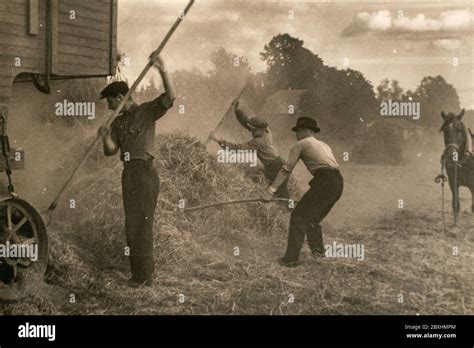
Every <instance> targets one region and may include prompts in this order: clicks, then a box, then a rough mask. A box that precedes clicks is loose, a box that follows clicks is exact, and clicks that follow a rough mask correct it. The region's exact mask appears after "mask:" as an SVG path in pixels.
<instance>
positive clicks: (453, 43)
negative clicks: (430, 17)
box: [433, 39, 462, 51]
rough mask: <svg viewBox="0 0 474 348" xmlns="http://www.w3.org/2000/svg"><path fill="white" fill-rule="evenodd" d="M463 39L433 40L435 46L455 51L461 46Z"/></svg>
mask: <svg viewBox="0 0 474 348" xmlns="http://www.w3.org/2000/svg"><path fill="white" fill-rule="evenodd" d="M461 43H462V41H461V40H456V39H441V40H435V41H433V46H434V47H436V48H442V49H445V50H448V51H454V50H457V49H459V48H460V47H461Z"/></svg>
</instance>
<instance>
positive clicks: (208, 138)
mask: <svg viewBox="0 0 474 348" xmlns="http://www.w3.org/2000/svg"><path fill="white" fill-rule="evenodd" d="M248 86H249V84H248V83H247V84H246V85H245V86H244V88H242V90H241V91H240V93H239V95H238V96H237V98H235V99H234V100H239V99H240V98H241V97H242V95H243V94H244V92H245V90H246V89H247V87H248ZM233 107H234V104H231V105H230V106H229V107H228V108H227V110H226V112H225V114H224V116H222V118H221V120H220V121H219V123H218V124H217V126H216V127H215V128H214V130H213V131H212V132H211V133H213V132H217V131H219V130H220V129H221V127H222V125H223V124H224V119H225V115H227V113H228V112H229V111H230V109H231V108H233ZM209 141H211V134H210V133H209V135H208V137H207V139H206V141H205V142H204V146H207V144H209Z"/></svg>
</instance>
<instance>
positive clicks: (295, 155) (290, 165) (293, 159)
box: [283, 143, 301, 173]
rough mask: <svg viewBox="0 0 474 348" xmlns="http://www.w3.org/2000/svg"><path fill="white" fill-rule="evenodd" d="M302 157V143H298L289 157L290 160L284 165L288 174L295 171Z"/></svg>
mask: <svg viewBox="0 0 474 348" xmlns="http://www.w3.org/2000/svg"><path fill="white" fill-rule="evenodd" d="M300 155H301V143H296V144H295V145H294V146H293V147H292V148H291V151H290V155H289V156H288V160H287V161H286V162H285V164H284V165H283V169H284V170H286V171H287V172H288V173H291V172H292V171H293V169H295V167H296V164H297V163H298V161H299V159H300Z"/></svg>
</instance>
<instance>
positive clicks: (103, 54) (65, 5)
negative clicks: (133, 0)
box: [54, 0, 115, 75]
mask: <svg viewBox="0 0 474 348" xmlns="http://www.w3.org/2000/svg"><path fill="white" fill-rule="evenodd" d="M70 11H74V15H75V19H71V17H70V15H71V13H70ZM111 18H112V16H111V7H110V4H109V5H104V4H101V3H98V2H97V1H96V0H82V1H80V2H76V1H71V0H61V2H60V5H59V7H58V52H57V55H58V65H57V66H56V69H55V71H54V72H55V73H57V74H59V75H78V74H79V75H87V74H91V73H94V74H101V71H103V72H104V75H107V74H109V70H110V59H111V58H115V57H114V56H111V49H110V47H111V45H110V40H111V33H110V22H111ZM76 38H79V40H76Z"/></svg>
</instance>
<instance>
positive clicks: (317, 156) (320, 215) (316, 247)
mask: <svg viewBox="0 0 474 348" xmlns="http://www.w3.org/2000/svg"><path fill="white" fill-rule="evenodd" d="M292 130H293V131H294V132H296V138H297V142H296V144H295V145H294V146H293V148H292V149H291V151H290V156H289V159H288V161H287V162H286V163H285V164H284V165H283V168H282V169H281V170H280V172H279V173H278V175H277V177H276V179H275V180H274V181H273V183H272V184H271V185H270V187H269V188H268V194H267V195H266V197H265V200H267V201H268V200H270V199H271V197H272V196H273V193H274V192H276V191H277V189H278V187H279V186H280V185H281V184H282V183H283V182H285V181H286V180H287V179H288V176H289V175H290V173H291V172H292V171H293V169H294V168H295V166H296V163H297V162H298V160H300V159H301V160H302V161H303V163H304V164H305V166H306V168H307V169H308V170H309V171H310V172H311V174H312V175H313V179H312V180H311V181H310V182H309V185H310V189H309V190H308V191H307V192H306V193H305V194H304V195H303V197H302V198H301V200H300V201H299V202H298V204H297V205H296V207H295V209H294V210H293V212H292V213H291V216H290V227H289V233H288V246H287V249H286V253H285V256H283V257H282V258H280V259H279V260H278V262H279V263H280V265H283V266H288V267H292V266H296V265H297V262H298V258H299V255H300V251H301V248H302V247H303V243H304V239H305V236H306V237H307V239H308V244H309V247H310V249H311V252H312V253H313V255H316V256H324V253H325V249H324V245H323V235H322V231H321V225H320V223H321V221H322V220H323V219H324V218H325V217H326V215H327V214H328V213H329V211H330V210H331V208H332V207H333V206H334V204H335V203H336V202H337V201H338V200H339V198H340V197H341V195H342V190H343V186H344V183H343V179H342V176H341V173H340V172H339V165H338V163H337V161H336V159H335V158H334V155H333V153H332V150H331V148H330V147H329V146H328V145H327V144H326V143H324V142H322V141H320V140H318V139H316V134H317V133H319V132H320V131H321V130H320V128H319V127H318V125H317V123H316V121H315V120H313V119H312V118H309V117H300V118H298V120H297V122H296V127H294V128H292Z"/></svg>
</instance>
